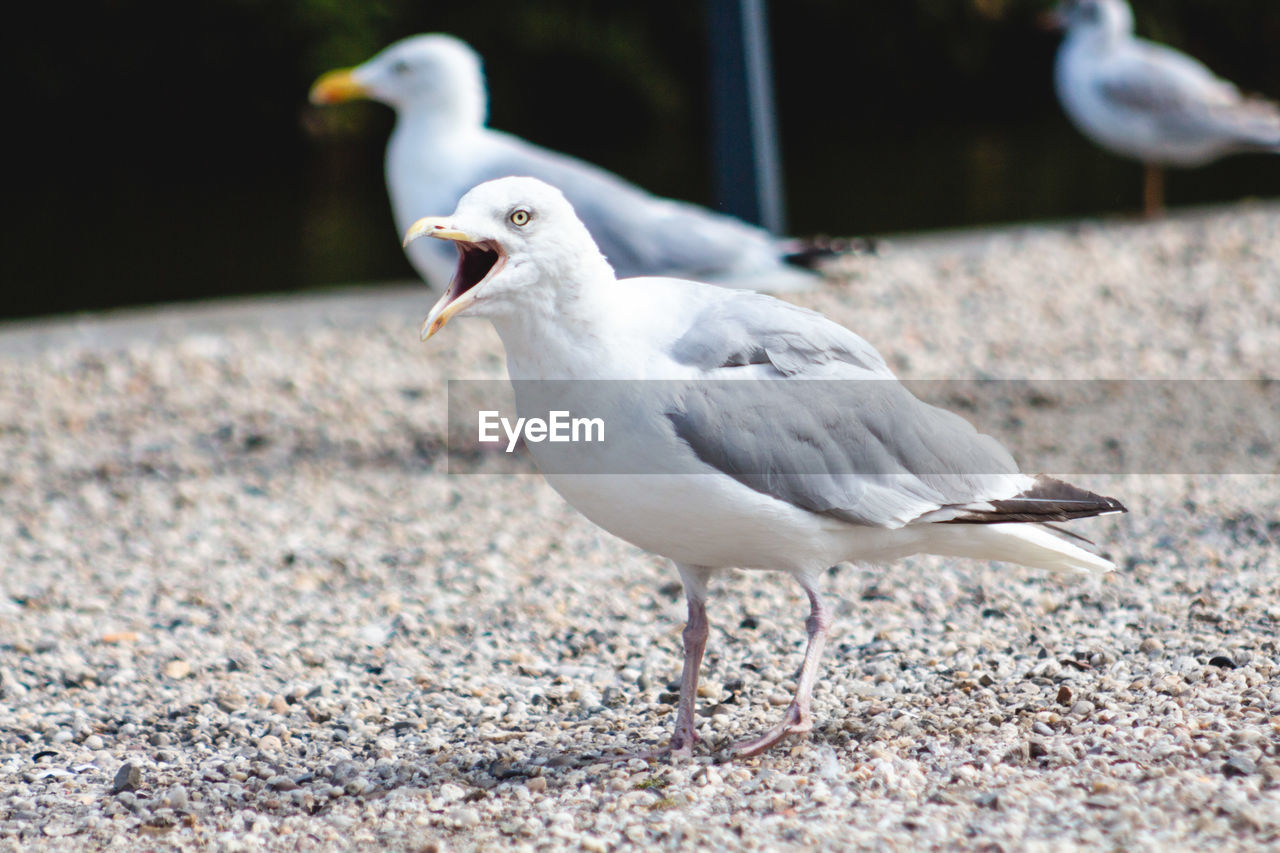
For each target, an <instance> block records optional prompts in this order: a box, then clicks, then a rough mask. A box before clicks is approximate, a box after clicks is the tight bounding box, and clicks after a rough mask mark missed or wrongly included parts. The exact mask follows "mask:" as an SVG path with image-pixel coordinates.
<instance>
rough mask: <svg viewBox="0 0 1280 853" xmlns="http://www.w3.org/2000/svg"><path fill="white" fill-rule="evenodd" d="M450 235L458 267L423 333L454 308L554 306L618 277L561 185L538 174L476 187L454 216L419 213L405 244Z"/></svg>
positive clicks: (492, 311) (496, 310) (487, 313)
mask: <svg viewBox="0 0 1280 853" xmlns="http://www.w3.org/2000/svg"><path fill="white" fill-rule="evenodd" d="M421 237H434V238H435V239H437V240H452V241H453V242H454V243H455V244H456V245H457V247H458V269H457V271H456V272H455V273H454V275H453V281H451V282H450V283H449V288H448V290H446V291H445V292H444V295H443V296H441V297H440V301H438V302H437V303H436V304H435V306H434V307H433V308H432V309H431V313H430V314H428V315H427V319H426V322H424V323H423V324H422V339H423V340H424V341H425V340H426V339H427V338H429V337H431V336H432V335H434V334H435V333H436V332H438V331H439V330H440V329H441V328H442V327H443V326H444V324H445V323H447V322H449V320H450V318H452V317H453V316H454V315H455V314H459V313H461V312H462V311H467V312H469V313H471V314H473V315H476V316H481V317H490V318H497V317H504V316H512V315H522V314H527V313H529V312H532V311H537V310H540V309H544V308H550V309H551V310H555V305H556V303H557V301H558V300H560V299H562V298H564V297H573V296H575V295H576V294H577V292H579V290H580V288H581V287H582V286H583V285H587V284H590V283H593V282H597V281H600V280H608V281H612V280H613V268H612V267H610V266H609V262H608V261H606V260H605V258H604V255H602V254H600V250H599V249H598V248H597V247H596V244H595V241H594V240H592V239H591V234H590V233H589V232H588V231H587V227H586V226H585V225H583V224H582V221H581V220H580V219H578V216H577V214H576V213H574V212H573V206H572V205H570V204H569V202H568V200H567V199H565V197H564V195H563V194H562V193H561V192H560V190H558V189H556V188H555V187H553V186H551V185H550V184H546V183H543V182H542V181H539V180H537V179H536V178H499V179H498V180H496V181H487V182H485V183H483V184H480V185H479V186H477V187H474V188H472V189H471V190H469V191H468V192H467V194H466V195H464V196H463V197H462V199H461V200H460V201H459V202H458V209H457V210H455V211H454V212H453V215H452V216H430V217H427V218H425V219H419V220H418V221H417V222H415V223H414V224H413V225H412V226H410V228H409V230H408V231H407V232H406V233H405V238H404V242H405V245H406V246H407V245H409V243H411V242H412V241H414V240H417V239H419V238H421Z"/></svg>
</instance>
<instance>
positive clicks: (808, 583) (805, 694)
mask: <svg viewBox="0 0 1280 853" xmlns="http://www.w3.org/2000/svg"><path fill="white" fill-rule="evenodd" d="M800 584H801V586H803V587H804V591H805V592H806V593H808V595H809V618H808V620H807V621H806V622H805V628H806V629H807V630H808V632H809V645H808V646H807V647H806V648H805V650H804V664H803V665H801V667H800V680H799V682H798V683H797V684H796V695H795V697H794V698H793V699H792V700H791V704H790V705H788V706H787V710H786V713H784V714H783V715H782V722H780V723H778V725H776V726H774V727H773V728H772V729H770V730H769V731H767V732H765V733H764V734H762V735H760V736H759V737H757V738H754V739H752V740H746V741H742V742H741V743H736V744H734V745H733V753H734V754H735V755H737V756H741V757H746V756H750V755H757V754H759V753H761V752H764V751H765V750H766V749H768V748H769V747H771V746H773V745H774V744H776V743H777V742H778V741H780V740H782V739H783V738H784V737H786V736H787V735H793V734H802V733H804V732H807V731H809V730H810V729H812V728H813V714H812V713H811V712H810V710H809V704H810V700H811V698H812V696H813V682H814V681H815V680H816V679H817V677H818V660H819V659H820V658H821V657H822V647H823V646H825V645H826V642H827V630H828V629H829V628H830V627H831V611H829V610H828V609H827V606H826V605H825V604H823V602H822V596H820V595H819V594H818V587H817V584H816V582H814V581H813V579H811V578H808V577H803V576H802V577H801V578H800Z"/></svg>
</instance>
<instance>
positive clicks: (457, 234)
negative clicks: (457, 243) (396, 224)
mask: <svg viewBox="0 0 1280 853" xmlns="http://www.w3.org/2000/svg"><path fill="white" fill-rule="evenodd" d="M419 237H435V238H436V239H437V240H461V241H462V242H464V243H471V242H474V241H472V239H471V238H470V237H468V236H467V235H466V234H465V233H463V232H462V231H459V230H458V229H456V228H454V227H453V223H451V222H450V221H449V217H447V216H424V217H423V218H421V219H419V220H418V221H417V222H415V223H413V224H412V225H410V226H409V230H408V231H406V232H404V243H403V245H405V246H407V245H409V244H410V243H412V242H413V241H414V240H417V239H418V238H419Z"/></svg>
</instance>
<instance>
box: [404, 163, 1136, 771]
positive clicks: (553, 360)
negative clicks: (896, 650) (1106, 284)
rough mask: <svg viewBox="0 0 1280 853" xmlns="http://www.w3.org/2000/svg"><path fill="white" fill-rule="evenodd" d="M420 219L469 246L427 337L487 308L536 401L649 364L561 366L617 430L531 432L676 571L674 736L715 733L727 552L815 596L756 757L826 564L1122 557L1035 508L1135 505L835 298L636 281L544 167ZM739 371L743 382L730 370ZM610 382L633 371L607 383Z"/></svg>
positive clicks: (531, 404) (817, 625)
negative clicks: (1050, 472)
mask: <svg viewBox="0 0 1280 853" xmlns="http://www.w3.org/2000/svg"><path fill="white" fill-rule="evenodd" d="M422 237H433V238H436V239H437V240H439V241H441V243H442V244H447V243H453V244H454V245H455V246H456V247H457V254H458V261H457V272H456V274H455V276H454V278H453V281H452V282H451V284H450V285H449V288H448V290H447V291H446V292H445V293H444V295H442V296H441V297H440V299H439V301H438V302H437V303H436V304H435V306H434V307H433V308H432V309H431V312H430V313H429V315H428V316H427V319H426V322H425V323H424V324H423V329H422V335H423V338H424V339H425V338H427V337H430V336H431V335H433V334H434V333H435V332H437V331H438V330H439V329H440V328H441V327H443V326H444V325H445V323H447V322H448V321H449V320H450V319H451V318H452V317H454V316H455V315H457V314H459V313H462V312H466V313H467V314H470V315H475V316H481V317H487V318H489V320H490V321H491V322H492V323H493V325H494V327H495V328H496V329H497V331H498V334H499V335H500V337H501V338H502V341H503V345H504V347H505V348H506V355H507V370H508V373H509V375H510V378H511V380H512V383H513V386H514V388H515V392H516V395H515V396H516V403H517V408H518V409H519V410H520V411H519V412H518V413H519V414H520V415H521V416H526V415H537V414H538V413H539V410H537V408H536V404H537V403H539V402H540V401H539V400H538V399H536V397H537V387H539V386H540V385H541V384H543V383H538V382H529V381H527V380H630V381H628V382H626V383H616V382H613V383H596V382H568V383H555V384H556V385H558V386H561V385H563V386H571V387H572V388H574V389H582V392H583V394H584V395H585V396H584V399H587V400H591V399H595V400H596V401H597V402H598V403H599V404H600V405H601V407H602V409H601V410H596V411H589V412H583V411H582V410H577V411H575V414H589V415H590V416H597V417H601V418H602V420H603V421H604V422H605V423H606V424H607V429H608V431H609V433H608V436H607V438H608V442H607V444H600V445H594V444H589V443H584V442H578V443H576V444H574V445H572V447H571V448H570V449H569V450H568V451H567V452H566V451H565V450H559V451H557V450H556V448H559V447H562V446H561V445H552V444H549V443H537V442H533V443H530V444H529V448H530V450H531V452H532V454H533V456H534V459H535V461H536V462H537V463H538V466H539V468H540V469H541V471H542V473H543V475H544V476H545V477H546V479H547V481H548V482H549V483H550V484H551V486H552V487H553V488H555V489H556V491H558V492H559V493H560V494H561V495H562V496H563V497H564V498H565V499H566V500H568V501H569V503H570V504H572V505H573V506H574V507H575V508H576V509H578V510H579V511H580V512H581V513H582V514H583V515H585V516H586V517H587V518H589V519H591V520H592V521H594V522H595V523H596V524H599V525H600V526H601V527H603V528H605V529H606V530H608V531H610V532H611V533H613V534H615V535H616V536H619V537H621V538H623V539H625V540H627V541H629V542H631V543H633V544H635V545H637V546H639V547H641V548H644V549H646V550H649V551H652V552H654V553H656V554H661V555H663V556H666V557H668V558H670V559H671V560H673V561H674V562H675V564H676V566H677V568H678V569H679V572H680V576H681V578H682V580H683V581H684V587H685V594H686V597H687V599H688V607H689V619H688V623H687V625H686V627H685V630H684V635H683V637H684V650H685V660H684V670H683V675H682V678H681V683H680V701H679V707H678V712H677V716H676V727H675V733H674V735H673V737H672V739H671V743H670V748H671V750H672V751H673V752H675V753H677V754H682V755H683V754H688V753H689V752H690V751H691V749H692V747H693V744H694V742H695V741H696V740H697V737H698V735H697V730H696V723H695V716H694V698H695V696H696V694H697V680H698V669H699V666H700V663H701V659H702V652H703V649H704V647H705V644H706V638H707V618H706V609H705V605H704V602H705V599H706V594H707V583H708V580H709V579H710V578H711V576H712V575H713V574H714V573H715V572H716V571H718V570H720V569H725V568H732V567H738V568H754V569H777V570H782V571H785V572H789V573H790V574H791V575H792V576H793V577H794V578H795V579H796V580H797V581H798V582H799V583H800V585H801V586H802V587H803V588H804V590H805V592H806V593H807V594H808V596H809V601H810V614H809V618H808V622H807V623H806V626H807V629H808V633H809V644H808V647H807V649H806V651H805V656H804V664H803V666H802V669H801V674H800V678H799V681H798V683H797V687H796V693H795V698H794V699H793V701H792V703H791V705H790V707H789V708H788V709H787V711H786V713H785V716H784V717H783V720H782V722H780V723H779V724H778V725H777V726H776V727H775V728H773V729H772V730H770V731H769V732H767V733H765V734H764V735H762V736H760V737H759V738H756V739H754V740H752V741H748V742H745V743H742V744H738V745H737V746H736V747H735V749H736V751H737V752H738V753H739V754H753V753H756V752H759V751H761V750H764V749H766V748H768V747H769V746H771V745H773V744H774V743H776V742H777V741H779V740H780V739H782V738H783V737H785V736H786V735H788V734H792V733H799V732H805V731H808V730H809V729H810V728H811V727H812V715H811V712H810V695H811V692H812V690H813V685H814V680H815V678H816V677H817V667H818V659H819V657H820V655H821V653H822V647H823V644H824V641H825V638H826V634H827V629H828V626H829V624H830V618H831V617H830V611H829V609H828V608H827V607H826V606H825V605H824V604H823V601H822V597H821V593H820V590H819V578H820V577H821V574H822V572H823V571H824V570H825V569H827V568H828V567H830V566H832V565H835V564H837V563H840V562H843V561H846V560H853V561H858V560H867V561H882V560H889V559H893V558H897V557H903V556H907V555H910V554H917V553H931V554H943V555H953V556H963V557H972V558H977V559H993V560H1007V561H1010V562H1015V563H1021V564H1024V565H1027V566H1034V567H1039V568H1045V569H1054V570H1065V571H1074V572H1085V573H1089V572H1105V571H1108V570H1110V569H1111V568H1113V566H1112V564H1111V563H1110V562H1109V561H1108V560H1106V559H1104V558H1103V557H1100V556H1098V555H1096V554H1094V553H1092V552H1091V551H1089V550H1086V548H1084V547H1082V543H1083V542H1084V540H1081V539H1079V538H1078V537H1076V541H1074V542H1073V541H1069V540H1068V538H1067V534H1065V533H1062V532H1059V531H1057V530H1056V529H1051V528H1049V527H1047V526H1045V525H1044V524H1043V523H1037V522H1051V521H1066V520H1069V519H1073V518H1081V517H1086V516H1092V515H1100V514H1106V513H1112V512H1121V511H1123V510H1124V507H1122V506H1121V505H1120V503H1119V502H1117V501H1115V500H1113V499H1111V498H1105V497H1101V496H1099V495H1096V494H1093V493H1091V492H1088V491H1085V490H1083V489H1080V488H1077V487H1075V486H1071V485H1068V484H1067V483H1063V482H1061V481H1058V480H1054V479H1051V478H1048V477H1043V476H1040V477H1031V476H1028V475H1025V474H1022V473H1020V472H1019V471H1018V468H1017V465H1016V464H1015V463H1014V461H1013V459H1012V457H1011V456H1010V455H1009V454H1008V452H1007V451H1005V449H1004V448H1003V447H1001V446H1000V444H999V443H997V442H996V441H995V439H993V438H991V437H990V436H986V435H982V434H980V433H978V432H976V431H975V430H974V429H973V427H972V426H970V425H969V423H968V422H966V421H964V420H963V419H961V418H960V417H958V416H956V415H954V414H951V413H950V412H946V411H944V410H942V409H938V408H935V407H933V406H930V405H927V404H925V403H923V402H921V401H919V400H918V399H916V398H915V397H913V396H912V395H911V394H910V393H909V392H908V391H907V390H906V389H905V388H904V387H903V386H902V385H901V384H899V383H898V381H897V380H896V379H895V378H894V376H893V374H892V373H891V372H890V371H889V369H888V367H887V366H886V365H885V363H884V361H883V359H881V357H880V355H879V354H878V353H877V352H876V351H875V349H873V348H872V347H871V345H870V344H868V343H867V342H866V341H864V340H863V339H862V338H860V337H858V336H857V335H855V334H854V333H853V332H850V331H849V330H847V329H845V328H844V327H842V326H840V325H837V324H836V323H833V322H831V321H829V320H827V319H825V318H824V317H822V316H821V315H819V314H816V313H814V312H812V311H808V310H805V309H801V308H797V307H795V306H792V305H789V304H787V303H784V302H781V301H778V300H776V299H773V298H772V297H769V296H764V295H762V294H758V293H747V292H742V291H734V290H727V289H725V288H721V287H715V286H712V285H707V284H699V283H696V282H691V281H681V280H678V279H671V278H632V279H621V280H619V279H617V278H615V276H614V272H613V269H612V268H611V267H610V266H609V263H608V262H607V261H606V260H605V258H604V256H603V255H602V254H601V253H600V252H599V250H598V249H597V248H596V246H595V244H594V243H593V242H592V240H591V236H590V234H589V233H588V232H587V229H586V228H585V227H584V226H583V224H582V223H581V221H579V220H578V218H577V217H576V216H575V215H574V212H573V208H572V207H571V206H570V205H569V203H568V202H567V201H566V200H565V198H564V196H563V195H562V194H561V193H560V192H558V191H557V190H555V189H554V188H552V187H550V186H548V185H546V184H544V183H542V182H540V181H537V180H534V179H531V178H504V179H502V180H497V181H492V182H489V183H486V184H483V185H481V186H478V187H476V188H475V189H473V190H471V191H470V192H468V193H467V194H466V195H465V196H464V197H463V198H462V200H461V201H460V202H459V204H458V207H457V210H456V211H455V212H454V213H453V215H452V216H448V217H440V218H427V219H422V220H420V221H418V222H417V223H415V224H414V225H413V226H412V227H411V228H410V230H409V232H408V234H407V235H406V237H405V242H406V243H412V242H413V241H415V240H417V239H419V238H422ZM728 379H744V380H746V381H738V382H729V381H716V380H728ZM813 379H820V380H835V381H827V382H807V381H804V380H813ZM651 380H667V381H651ZM764 380H773V381H764ZM851 380H874V381H851ZM598 385H609V386H615V385H622V387H623V390H622V391H621V392H618V393H613V394H603V395H595V396H594V397H593V393H594V392H593V391H592V390H591V389H592V387H594V386H598ZM531 388H532V389H533V390H530V389H531ZM541 412H542V414H544V415H545V410H541ZM566 459H568V460H570V462H571V464H569V465H566V464H565V463H566Z"/></svg>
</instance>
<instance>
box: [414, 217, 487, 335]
mask: <svg viewBox="0 0 1280 853" xmlns="http://www.w3.org/2000/svg"><path fill="white" fill-rule="evenodd" d="M424 236H426V237H435V238H436V239H437V240H453V241H455V242H457V241H461V242H463V243H472V242H474V241H473V240H472V239H471V238H470V237H469V236H467V234H466V232H464V231H459V230H458V229H456V228H454V227H453V224H452V223H451V222H450V221H449V217H447V216H427V217H425V218H423V219H419V220H418V221H417V222H415V223H413V224H412V225H410V226H409V230H408V231H406V232H405V233H404V245H406V246H408V245H409V244H410V243H412V242H413V241H414V240H417V239H418V238H419V237H424ZM473 301H475V291H474V290H469V291H467V292H466V293H464V294H462V296H460V297H458V298H456V299H455V298H454V295H453V285H452V284H450V286H449V288H448V289H446V290H445V292H444V295H443V296H441V297H440V299H439V300H437V301H436V304H435V305H433V306H431V311H430V312H429V313H428V314H427V319H426V320H424V321H423V322H422V331H421V332H420V336H421V338H422V340H424V341H425V340H426V339H427V338H429V337H431V336H432V335H434V334H435V333H436V332H438V331H440V330H441V329H443V328H444V324H445V323H448V322H449V320H450V319H452V318H453V315H454V314H457V313H458V312H459V311H461V310H462V309H463V308H466V307H467V306H468V305H470V304H471V303H472V302H473Z"/></svg>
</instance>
